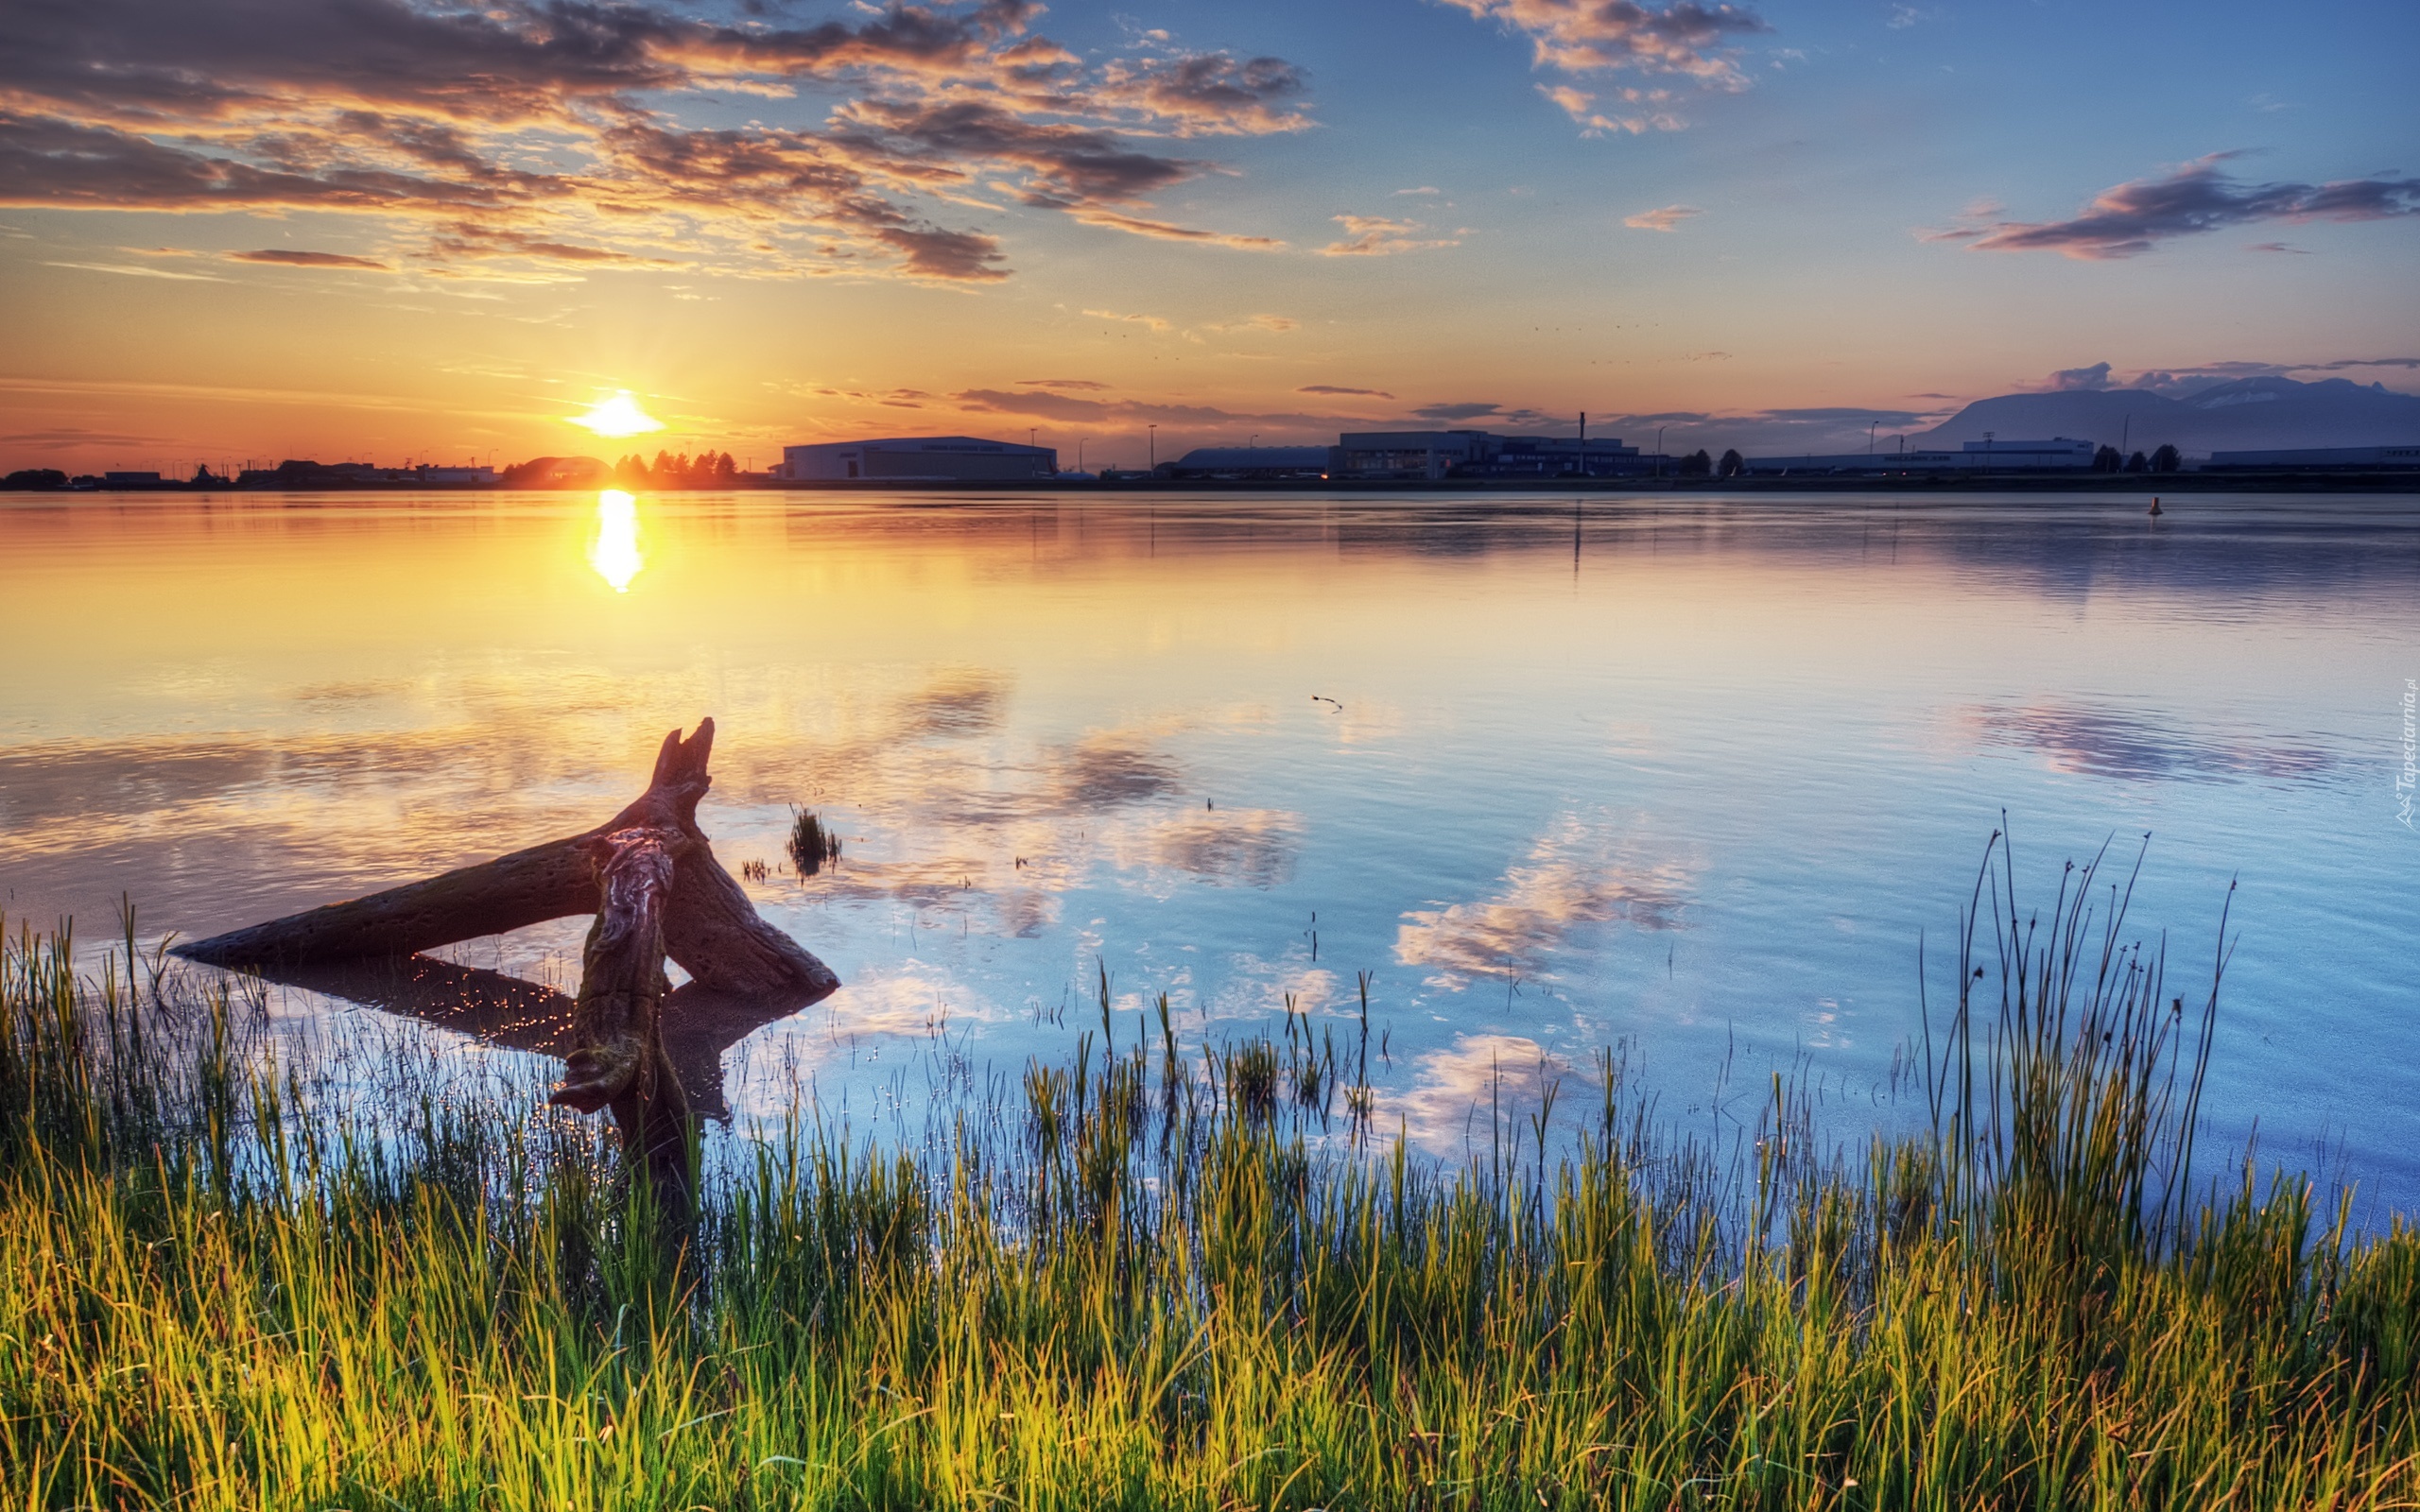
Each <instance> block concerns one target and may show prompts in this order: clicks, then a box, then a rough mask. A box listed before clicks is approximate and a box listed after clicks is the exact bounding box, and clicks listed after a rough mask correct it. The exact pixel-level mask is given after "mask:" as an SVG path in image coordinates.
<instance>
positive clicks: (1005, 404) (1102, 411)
mask: <svg viewBox="0 0 2420 1512" xmlns="http://www.w3.org/2000/svg"><path fill="white" fill-rule="evenodd" d="M949 397H950V398H951V400H952V401H954V402H955V403H957V404H959V406H961V407H962V408H965V409H970V410H977V411H988V412H992V413H996V414H1003V415H1026V416H1030V417H1032V418H1034V419H1037V420H1047V421H1058V422H1060V423H1063V424H1083V425H1103V426H1108V425H1118V424H1126V425H1144V424H1150V423H1152V422H1158V423H1161V424H1164V425H1182V426H1184V427H1187V428H1188V429H1192V430H1196V431H1199V432H1202V433H1205V434H1220V433H1225V432H1230V431H1240V430H1243V429H1246V428H1248V427H1249V428H1253V429H1258V430H1261V431H1263V432H1266V433H1269V434H1272V435H1274V434H1284V433H1288V432H1294V433H1299V434H1304V435H1309V436H1317V435H1319V434H1321V433H1322V432H1326V431H1333V430H1335V429H1336V426H1337V422H1338V421H1340V420H1344V419H1347V418H1349V417H1345V416H1340V415H1329V414H1319V415H1315V414H1306V413H1286V412H1276V413H1271V412H1266V411H1263V412H1252V411H1241V410H1229V409H1219V408H1218V407H1216V406H1215V405H1210V404H1151V403H1149V402H1147V401H1144V400H1136V399H1115V400H1111V399H1088V398H1084V397H1081V396H1080V395H1077V394H1072V393H1059V392H1054V391H1051V390H1042V391H1039V392H1037V391H1034V390H1031V389H1028V390H1026V391H1024V392H1018V391H1016V390H1013V389H1004V388H967V389H961V390H959V392H957V393H954V394H952V395H950V396H949ZM1166 442H1167V438H1166V437H1163V438H1162V444H1163V447H1165V445H1166Z"/></svg>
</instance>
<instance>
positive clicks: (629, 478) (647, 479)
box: [614, 452, 739, 489]
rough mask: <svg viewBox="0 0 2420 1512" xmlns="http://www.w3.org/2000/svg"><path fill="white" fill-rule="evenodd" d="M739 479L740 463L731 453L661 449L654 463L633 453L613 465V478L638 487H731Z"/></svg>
mask: <svg viewBox="0 0 2420 1512" xmlns="http://www.w3.org/2000/svg"><path fill="white" fill-rule="evenodd" d="M738 478H739V464H738V463H737V462H735V461H733V460H732V456H731V454H730V453H729V452H700V453H699V454H698V455H696V456H691V455H689V454H688V453H686V452H683V453H682V454H680V455H677V456H676V455H673V454H672V453H670V452H658V453H656V454H655V460H654V461H653V462H649V461H648V460H647V459H646V458H645V457H642V456H640V455H638V454H637V453H635V452H633V453H631V455H629V456H626V457H624V458H622V459H621V460H620V461H618V462H616V463H614V482H616V483H620V484H623V485H626V486H627V487H630V488H635V489H716V488H728V487H729V486H730V485H732V484H733V483H735V482H736V481H738Z"/></svg>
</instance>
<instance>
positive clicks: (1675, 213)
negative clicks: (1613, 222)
mask: <svg viewBox="0 0 2420 1512" xmlns="http://www.w3.org/2000/svg"><path fill="white" fill-rule="evenodd" d="M1704 214H1705V212H1704V211H1703V210H1700V209H1699V208H1697V207H1696V206H1695V205H1666V206H1664V207H1663V208H1662V209H1660V210H1642V211H1640V212H1639V213H1638V214H1637V215H1625V216H1623V217H1622V224H1623V225H1625V226H1628V227H1629V228H1630V229H1631V230H1633V231H1661V232H1671V231H1678V230H1679V229H1680V225H1681V222H1683V221H1685V220H1687V219H1689V218H1690V217H1692V216H1695V215H1704Z"/></svg>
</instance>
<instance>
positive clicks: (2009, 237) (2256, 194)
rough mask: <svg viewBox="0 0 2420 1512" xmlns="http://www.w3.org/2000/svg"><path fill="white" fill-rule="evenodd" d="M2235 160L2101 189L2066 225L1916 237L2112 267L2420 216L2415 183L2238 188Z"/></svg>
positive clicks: (2214, 156) (1972, 218)
mask: <svg viewBox="0 0 2420 1512" xmlns="http://www.w3.org/2000/svg"><path fill="white" fill-rule="evenodd" d="M2241 155H2242V154H2240V153H2237V152H2214V153H2211V154H2210V155H2209V156H2207V157H2203V158H2196V159H2195V160H2194V161H2192V162H2191V163H2186V164H2184V165H2183V166H2181V167H2178V168H2175V169H2172V170H2170V171H2169V172H2168V173H2167V174H2165V175H2162V176H2160V177H2158V178H2153V179H2137V180H2132V181H2131V182H2127V183H2121V184H2118V185H2117V186H2116V187H2114V188H2110V189H2104V190H2102V191H2101V192H2100V194H2098V195H2096V196H2094V197H2093V198H2092V201H2091V203H2089V204H2087V205H2086V206H2084V208H2083V210H2082V211H2081V212H2079V213H2078V214H2077V215H2073V216H2071V217H2070V218H2068V219H2066V220H2051V221H2019V220H2005V219H1989V220H1986V219H1985V218H1984V217H1985V216H1987V215H1996V214H1997V212H1996V211H1990V212H1984V213H1982V215H1978V214H1977V213H1976V212H1975V211H1973V210H1970V211H1969V212H1968V213H1967V215H1966V217H1964V221H1965V223H1963V224H1958V225H1952V226H1949V227H1945V228H1940V229H1935V230H1928V231H1922V232H1918V233H1917V234H1918V236H1919V237H1920V238H1921V239H1923V240H1927V241H1944V242H1964V243H1965V244H1966V245H1967V246H1968V247H1970V248H1972V249H1975V250H1978V251H2055V252H2060V253H2063V254H2065V255H2066V256H2068V257H2073V258H2078V259H2082V260H2083V261H2087V262H2108V261H2113V260H2116V259H2119V258H2127V257H2135V256H2138V255H2140V254H2142V253H2144V252H2148V251H2151V250H2152V249H2154V248H2156V247H2157V246H2159V244H2160V243H2162V242H2164V241H2168V240H2170V239H2172V238H2175V237H2178V236H2191V235H2198V234H2201V233H2204V232H2214V231H2220V230H2222V229H2224V228H2226V227H2229V226H2245V225H2255V224H2258V223H2260V222H2263V221H2274V220H2282V221H2290V222H2305V221H2313V220H2334V221H2365V220H2388V219H2394V218H2397V217H2400V216H2405V215H2420V178H2409V177H2400V176H2396V175H2393V174H2380V175H2377V176H2375V177H2371V178H2366V179H2344V180H2335V181H2333V182H2329V183H2322V184H2308V183H2291V182H2287V183H2244V182H2241V181H2239V180H2237V179H2235V178H2233V177H2231V176H2230V175H2229V174H2228V173H2227V172H2226V171H2225V167H2224V164H2225V163H2229V162H2230V161H2232V160H2234V159H2235V158H2238V157H2240V156H2241Z"/></svg>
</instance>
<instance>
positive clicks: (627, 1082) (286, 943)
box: [178, 719, 839, 1198]
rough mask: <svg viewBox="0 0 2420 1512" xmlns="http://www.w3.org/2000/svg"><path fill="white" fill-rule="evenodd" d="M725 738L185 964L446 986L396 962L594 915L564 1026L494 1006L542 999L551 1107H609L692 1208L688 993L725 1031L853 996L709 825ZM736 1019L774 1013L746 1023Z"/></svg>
mask: <svg viewBox="0 0 2420 1512" xmlns="http://www.w3.org/2000/svg"><path fill="white" fill-rule="evenodd" d="M714 738H715V725H714V721H713V720H711V719H706V720H702V721H700V723H699V726H698V730H697V732H696V733H695V734H693V735H691V736H690V737H689V738H688V739H686V740H683V738H682V736H681V731H679V730H673V731H672V732H671V733H669V734H667V735H666V736H665V737H664V746H663V747H662V749H661V750H659V751H658V752H657V755H656V759H655V773H654V776H653V778H652V779H651V780H650V781H649V782H648V788H647V791H646V792H644V793H642V794H640V795H639V796H638V798H636V799H633V800H632V801H631V803H630V805H629V806H628V807H626V808H624V809H623V810H622V812H621V813H619V814H617V815H615V816H614V817H613V818H611V819H608V820H607V821H605V822H604V823H603V824H600V825H598V826H597V827H596V829H594V830H590V831H588V832H586V833H581V834H576V835H571V836H568V837H566V838H564V839H561V840H553V841H549V842H547V843H546V844H544V845H537V846H531V847H530V848H529V849H527V850H526V851H514V852H512V853H511V854H510V855H507V856H502V857H499V858H498V859H496V860H493V861H490V862H487V863H484V864H483V865H480V866H475V867H464V868H460V869H458V870H455V871H449V872H446V873H445V874H444V875H442V876H439V877H432V878H430V879H428V880H427V881H425V882H416V883H412V884H409V885H406V886H402V887H394V888H389V890H387V891H385V892H381V893H373V894H372V895H371V896H369V897H367V898H356V899H354V900H352V901H351V902H340V903H330V904H328V905H327V906H325V907H323V908H314V909H312V910H310V911H309V912H307V913H301V914H293V915H289V916H287V917H286V918H284V919H271V920H269V921H268V923H265V924H255V925H253V926H252V927H251V928H249V929H239V930H235V931H233V932H231V933H229V934H225V935H218V936H213V937H211V938H209V939H204V940H198V941H196V942H194V943H193V944H190V945H186V946H184V947H182V948H181V949H180V950H179V952H178V954H181V955H184V956H186V957H188V958H190V959H193V960H197V961H201V962H204V963H206V964H209V965H214V966H223V967H233V968H245V969H250V970H253V971H259V972H261V973H262V974H264V975H267V976H270V977H274V978H278V979H281V980H287V981H296V982H300V983H302V984H304V985H312V984H313V982H314V980H315V979H327V980H330V981H331V982H332V983H335V982H342V981H344V980H347V979H348V978H350V977H352V976H354V975H358V974H361V973H362V963H370V962H383V963H386V964H385V965H384V966H382V967H379V968H377V969H375V970H372V971H371V972H370V973H369V974H370V976H371V977H372V978H373V979H384V980H386V981H388V982H389V983H394V982H404V981H412V982H420V981H424V980H426V979H429V978H434V979H435V980H436V981H439V982H442V981H444V980H446V979H447V976H448V973H449V972H455V971H459V970H460V969H458V968H446V967H444V966H443V965H442V963H438V962H424V966H425V968H429V969H433V970H423V968H422V967H420V966H413V965H412V964H411V963H410V961H409V960H399V959H398V958H412V959H418V957H417V953H418V952H422V951H426V950H432V949H434V948H436V947H438V946H441V945H451V944H455V943H457V942H458V941H461V940H465V939H473V938H476V937H477V936H483V935H499V934H503V933H505V932H506V931H508V930H513V929H519V928H522V927H524V926H526V925H529V924H535V923H541V922H543V921H544V920H546V919H562V918H566V917H569V916H571V915H575V914H595V915H596V923H595V924H594V925H593V926H592V927H591V928H590V930H589V933H588V942H587V945H586V947H585V949H584V951H583V954H582V959H581V971H580V988H579V998H578V999H577V1000H576V1001H575V1002H574V1003H573V1005H572V1007H571V1012H570V1015H569V1023H568V1025H567V1026H566V1025H564V1024H563V1023H562V1015H561V1014H560V1012H558V1011H556V1006H555V1005H558V1004H559V1003H560V1001H561V995H560V994H556V993H548V992H545V991H544V989H543V988H535V987H534V986H529V985H527V984H523V986H525V987H527V988H528V991H527V993H526V994H514V993H510V992H506V993H503V994H497V993H494V992H490V993H488V994H486V996H488V997H499V996H501V998H502V999H503V1001H504V1002H505V1004H506V1005H507V1006H508V1008H510V1006H513V1005H515V1000H516V998H517V997H527V998H529V1001H528V1002H527V1003H522V1004H519V1006H522V1007H525V1008H528V1009H530V1010H532V1011H533V1012H537V1013H539V1014H541V1015H542V1016H543V1018H544V1019H545V1020H547V1021H550V1022H549V1023H548V1024H547V1029H546V1032H544V1035H543V1038H544V1039H545V1040H548V1041H550V1043H549V1045H548V1048H554V1049H557V1050H558V1052H559V1053H561V1054H562V1056H563V1057H564V1078H563V1082H562V1086H561V1087H559V1088H558V1089H557V1090H556V1091H555V1094H554V1096H553V1098H552V1099H551V1101H553V1102H556V1103H560V1104H562V1105H563V1106H566V1107H570V1108H578V1109H579V1110H580V1111H581V1112H596V1111H597V1110H598V1109H600V1108H611V1109H612V1110H613V1113H614V1122H615V1123H616V1124H617V1125H620V1127H621V1130H622V1135H623V1139H624V1142H625V1144H626V1147H627V1148H628V1149H629V1150H630V1152H631V1154H632V1155H633V1156H634V1157H638V1158H642V1159H644V1160H645V1161H646V1164H647V1166H648V1169H649V1171H650V1172H651V1173H652V1174H654V1175H655V1176H656V1177H658V1178H659V1180H660V1181H661V1180H671V1181H673V1182H674V1183H675V1187H676V1188H677V1192H675V1193H672V1194H675V1195H678V1196H681V1197H683V1198H685V1188H686V1182H685V1180H684V1179H681V1178H682V1177H683V1176H684V1175H685V1169H686V1165H685V1158H684V1157H685V1138H686V1134H687V1129H688V1122H689V1115H690V1104H689V1099H688V1097H687V1095H686V1094H685V1092H684V1091H683V1087H682V1081H681V1076H680V1074H679V1072H678V1071H677V1070H675V1067H674V1061H673V1059H672V1058H671V1057H670V1056H669V1055H668V1054H667V1052H666V1033H665V1024H664V1017H665V1010H666V1005H667V1004H670V1005H679V1004H681V1002H682V1000H683V997H684V996H689V997H691V998H692V999H693V1000H698V1001H700V1006H704V1005H715V1006H717V1007H719V1008H720V1009H722V1011H721V1012H719V1013H717V1015H716V1017H717V1018H718V1019H723V1020H730V1019H734V1018H736V1019H739V1020H741V1021H743V1022H744V1021H747V1020H753V1021H754V1022H769V1021H770V1019H771V1018H772V1017H777V1016H779V1014H781V1013H787V1012H790V1011H793V1010H795V1009H796V1008H797V1007H801V1006H804V1005H806V1004H809V1003H813V1002H816V1001H818V1000H820V999H821V998H822V997H824V996H825V995H826V994H828V993H830V992H831V991H832V990H833V989H834V988H837V987H838V986H839V979H838V977H836V976H834V975H833V974H832V972H831V971H830V970H829V969H828V968H826V967H825V966H824V964H823V963H822V962H821V961H819V960H817V959H816V958H815V957H814V956H813V955H812V954H808V953H807V952H806V951H805V950H804V948H802V947H801V946H800V945H799V944H798V942H797V941H795V940H793V939H791V938H790V937H789V936H787V935H785V934H783V933H782V932H781V931H780V930H778V929H775V928H774V927H773V926H772V925H770V924H769V923H767V922H766V921H765V920H764V919H761V918H759V917H758V916H757V913H756V910H755V908H754V906H753V905H752V904H751V903H750V902H749V901H748V895H747V894H746V893H745V892H744V891H742V890H741V888H740V885H739V884H738V883H737V882H736V881H735V880H733V878H732V876H731V874H730V873H729V872H727V871H725V870H723V868H722V867H721V865H720V864H719V863H718V862H717V861H716V860H715V856H714V850H713V847H712V846H710V845H709V844H708V843H707V840H706V836H705V833H704V832H702V831H700V829H699V828H698V801H699V799H702V798H704V797H705V795H706V790H707V788H708V787H709V786H710V785H712V782H713V779H712V778H711V777H710V776H709V775H708V774H707V771H706V764H707V760H708V758H709V757H710V756H711V755H712V754H713V751H714ZM667 955H669V956H670V957H671V958H672V959H673V960H675V961H678V962H679V963H680V964H681V967H682V969H683V971H687V972H688V973H689V975H690V977H691V979H692V980H691V983H690V985H689V986H688V987H686V988H682V989H681V991H680V992H678V993H675V992H674V991H673V990H672V988H671V983H670V981H669V979H668V978H667V977H666V975H665V971H664V961H665V957H666V956H667ZM486 974H491V975H492V974H493V973H486ZM499 980H500V981H504V980H510V979H501V978H500V979H499ZM338 990H342V988H340V987H339V988H338ZM346 995H348V996H353V995H355V994H353V993H347V994H346ZM381 995H383V994H380V993H377V992H373V993H372V994H371V997H370V998H369V1000H370V1001H376V1000H377V998H378V997H380V996H381ZM411 996H412V997H414V999H415V1000H416V1002H417V1003H418V1005H417V1006H415V1007H414V1008H413V1009H411V1010H410V1011H415V1012H418V1013H419V1014H420V1016H422V1017H426V1018H438V1017H440V1015H439V1014H437V1013H435V1012H431V1011H428V1005H427V1003H426V1001H425V1000H426V999H427V997H428V994H427V992H426V990H425V989H424V988H423V990H421V991H419V992H418V993H416V994H411ZM735 1004H736V1005H751V1004H752V1005H757V1006H758V1007H760V1008H761V1009H763V1010H764V1011H763V1013H762V1016H759V1015H758V1014H754V1013H750V1012H747V1011H745V1009H742V1010H740V1011H738V1012H734V1011H732V1005H735ZM565 1027H567V1028H568V1034H564V1033H563V1032H562V1030H563V1029H564V1028H565ZM742 1032H745V1031H744V1030H743V1031H742ZM525 1037H527V1036H525ZM495 1038H499V1039H504V1040H508V1042H510V1039H511V1036H510V1033H509V1032H508V1033H504V1034H499V1035H497V1036H495ZM688 1038H695V1037H688ZM733 1038H736V1036H734V1037H733Z"/></svg>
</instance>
